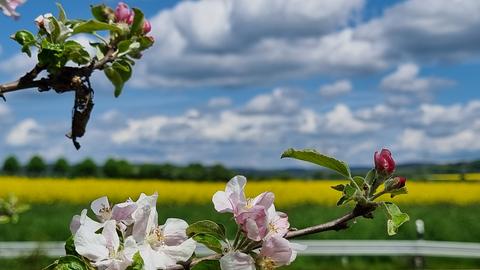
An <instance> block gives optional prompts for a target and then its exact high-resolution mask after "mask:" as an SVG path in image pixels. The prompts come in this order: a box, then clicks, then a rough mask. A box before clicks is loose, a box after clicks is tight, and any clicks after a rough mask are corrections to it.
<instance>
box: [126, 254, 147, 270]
mask: <svg viewBox="0 0 480 270" xmlns="http://www.w3.org/2000/svg"><path fill="white" fill-rule="evenodd" d="M144 264H145V262H144V261H143V258H142V256H140V252H137V253H135V254H134V255H133V263H132V265H130V266H129V267H127V269H126V270H142V269H143V266H144Z"/></svg>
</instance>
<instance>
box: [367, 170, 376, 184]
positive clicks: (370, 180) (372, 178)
mask: <svg viewBox="0 0 480 270" xmlns="http://www.w3.org/2000/svg"><path fill="white" fill-rule="evenodd" d="M376 174H377V173H376V170H375V169H371V170H370V171H368V173H367V175H366V176H365V183H367V184H368V185H370V186H371V185H372V184H373V182H374V181H375V177H376Z"/></svg>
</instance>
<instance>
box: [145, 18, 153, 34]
mask: <svg viewBox="0 0 480 270" xmlns="http://www.w3.org/2000/svg"><path fill="white" fill-rule="evenodd" d="M150 31H152V25H151V24H150V22H149V21H148V20H144V21H143V34H147V33H148V32H150Z"/></svg>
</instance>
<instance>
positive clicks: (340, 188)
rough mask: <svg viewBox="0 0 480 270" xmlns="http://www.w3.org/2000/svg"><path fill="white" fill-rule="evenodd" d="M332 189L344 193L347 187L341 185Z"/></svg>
mask: <svg viewBox="0 0 480 270" xmlns="http://www.w3.org/2000/svg"><path fill="white" fill-rule="evenodd" d="M331 188H333V189H334V190H337V191H342V192H343V190H344V189H345V185H343V184H341V185H336V186H331Z"/></svg>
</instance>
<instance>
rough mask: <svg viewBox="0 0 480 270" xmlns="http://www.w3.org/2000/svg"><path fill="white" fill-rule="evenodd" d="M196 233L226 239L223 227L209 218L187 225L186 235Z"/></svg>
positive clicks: (190, 235)
mask: <svg viewBox="0 0 480 270" xmlns="http://www.w3.org/2000/svg"><path fill="white" fill-rule="evenodd" d="M196 234H209V235H212V236H214V237H216V238H217V239H218V240H222V241H225V240H226V234H225V227H223V225H221V224H217V223H215V222H213V221H211V220H202V221H198V222H195V223H193V224H191V225H190V226H188V228H187V235H188V236H189V237H192V236H194V235H196Z"/></svg>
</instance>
